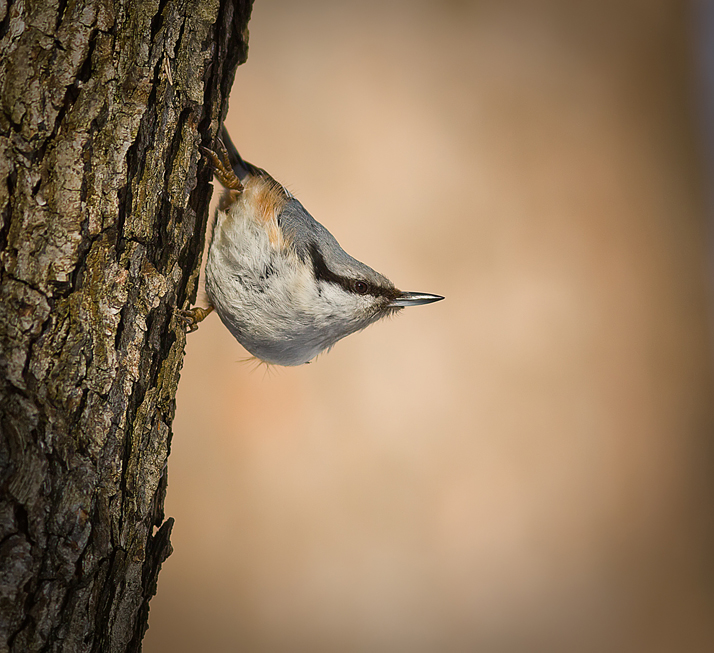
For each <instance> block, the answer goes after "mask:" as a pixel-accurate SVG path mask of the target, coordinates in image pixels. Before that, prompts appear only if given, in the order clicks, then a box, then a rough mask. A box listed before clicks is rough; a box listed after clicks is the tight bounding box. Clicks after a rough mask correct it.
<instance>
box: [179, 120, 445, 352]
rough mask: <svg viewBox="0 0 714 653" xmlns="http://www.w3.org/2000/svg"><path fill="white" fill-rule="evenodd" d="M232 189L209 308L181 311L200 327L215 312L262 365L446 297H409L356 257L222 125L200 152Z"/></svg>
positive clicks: (226, 196) (222, 210)
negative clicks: (244, 153) (240, 149)
mask: <svg viewBox="0 0 714 653" xmlns="http://www.w3.org/2000/svg"><path fill="white" fill-rule="evenodd" d="M202 149H203V151H204V154H205V155H206V156H207V158H208V159H209V160H210V161H211V163H212V165H213V168H214V170H213V172H214V175H215V177H216V178H217V179H218V181H219V182H220V183H221V184H222V185H223V187H224V188H225V190H224V192H223V194H222V196H221V198H220V201H219V204H218V207H217V209H216V213H215V218H214V223H213V230H212V234H211V239H210V244H209V248H208V256H207V260H206V269H205V291H206V295H207V297H208V300H209V306H208V307H207V308H203V307H194V308H192V309H188V310H182V311H179V316H180V318H181V319H182V320H183V322H184V324H185V325H186V327H187V330H188V331H189V332H190V331H194V330H195V329H197V328H198V324H199V322H201V321H202V320H203V319H204V318H205V317H206V316H207V315H209V314H210V313H211V311H212V310H214V309H215V311H216V312H217V313H218V316H219V317H220V319H221V321H222V322H223V324H224V325H225V326H226V327H227V328H228V330H229V331H230V332H231V333H232V334H233V336H234V337H235V338H236V340H238V342H239V343H240V344H241V345H243V347H244V348H245V349H246V350H247V351H248V352H249V353H250V354H252V355H253V356H254V357H255V358H256V359H258V360H259V361H263V362H265V363H268V364H272V365H283V366H296V365H302V364H305V363H309V362H310V361H312V360H313V359H314V358H315V357H316V356H317V355H318V354H320V353H321V352H323V351H326V350H329V349H331V348H332V346H333V345H334V344H335V343H336V342H337V341H338V340H341V339H342V338H344V337H345V336H348V335H350V334H352V333H355V332H357V331H360V330H362V329H364V328H365V327H367V326H369V325H370V324H372V323H373V322H376V321H377V320H380V319H381V318H384V317H387V316H389V315H393V314H394V313H396V312H398V311H400V310H401V309H402V308H405V307H408V306H419V305H422V304H430V303H432V302H437V301H440V300H442V299H444V297H442V296H441V295H433V294H430V293H420V292H403V291H401V290H399V289H397V288H396V287H395V285H394V284H393V283H392V282H391V281H390V280H389V279H388V278H387V277H385V276H384V275H382V274H380V273H379V272H376V271H375V270H373V269H372V268H371V267H369V266H367V265H365V264H364V263H361V262H360V261H358V260H357V259H355V258H353V257H352V256H350V255H349V254H348V253H347V252H345V251H344V249H342V247H340V245H339V243H338V242H337V240H336V239H335V237H334V236H333V235H332V234H331V233H330V232H329V231H328V230H327V229H326V228H325V227H323V226H322V224H320V223H319V222H318V221H317V220H315V219H314V218H313V217H312V216H311V215H310V214H309V213H308V212H307V210H306V209H305V207H304V206H303V205H302V204H301V203H300V202H299V201H298V199H297V198H296V197H294V196H293V195H292V193H290V191H288V190H287V189H286V188H285V187H284V186H283V185H282V184H280V183H279V182H277V181H276V180H275V179H274V178H273V177H271V176H270V175H269V174H268V173H267V172H266V171H265V170H263V169H262V168H258V167H256V166H254V165H252V164H250V163H247V162H246V161H244V160H243V159H242V157H241V156H240V154H239V153H238V150H237V149H236V147H235V145H234V144H233V141H232V140H231V137H230V135H229V134H228V131H227V129H226V128H225V126H223V127H222V128H221V132H220V136H219V137H218V138H217V139H216V140H215V141H214V149H209V148H202Z"/></svg>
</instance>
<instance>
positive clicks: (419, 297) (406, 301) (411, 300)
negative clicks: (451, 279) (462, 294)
mask: <svg viewBox="0 0 714 653" xmlns="http://www.w3.org/2000/svg"><path fill="white" fill-rule="evenodd" d="M442 299H444V298H443V297H442V296H441V295H430V294H429V293H425V292H402V293H399V296H398V297H397V298H396V299H394V300H392V301H391V302H390V304H389V305H390V306H420V305H421V304H431V303H432V302H439V301H441V300H442Z"/></svg>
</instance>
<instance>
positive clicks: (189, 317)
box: [176, 306, 213, 333]
mask: <svg viewBox="0 0 714 653" xmlns="http://www.w3.org/2000/svg"><path fill="white" fill-rule="evenodd" d="M211 311H213V306H209V307H208V308H201V307H200V306H194V307H193V308H189V309H182V308H177V309H176V317H177V318H178V319H179V321H180V322H181V323H182V324H183V326H184V328H185V329H186V331H187V333H193V332H194V331H195V330H196V329H198V323H199V322H202V321H203V320H205V319H206V317H207V316H208V315H209V314H210V313H211Z"/></svg>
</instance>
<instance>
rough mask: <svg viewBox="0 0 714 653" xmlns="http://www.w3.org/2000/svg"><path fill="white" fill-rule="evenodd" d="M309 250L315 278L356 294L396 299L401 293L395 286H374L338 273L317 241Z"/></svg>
mask: <svg viewBox="0 0 714 653" xmlns="http://www.w3.org/2000/svg"><path fill="white" fill-rule="evenodd" d="M309 252H310V259H311V260H312V269H313V271H314V273H315V279H317V280H318V281H327V282H328V283H334V284H337V285H338V286H341V287H342V288H344V289H345V290H346V291H347V292H351V293H354V294H355V295H372V296H373V297H388V298H389V299H394V298H395V297H396V296H397V295H398V294H399V291H398V290H396V289H395V288H382V287H380V286H374V285H372V284H371V283H369V282H368V281H365V280H364V279H350V278H348V277H343V276H342V275H340V274H336V273H335V272H333V271H332V270H330V269H329V268H328V267H327V263H325V258H324V257H323V256H322V252H321V251H320V249H319V247H318V246H317V245H316V244H315V243H312V244H311V245H310V247H309ZM361 284H364V290H362V285H361Z"/></svg>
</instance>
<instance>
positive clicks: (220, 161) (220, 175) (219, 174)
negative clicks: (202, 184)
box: [201, 138, 243, 194]
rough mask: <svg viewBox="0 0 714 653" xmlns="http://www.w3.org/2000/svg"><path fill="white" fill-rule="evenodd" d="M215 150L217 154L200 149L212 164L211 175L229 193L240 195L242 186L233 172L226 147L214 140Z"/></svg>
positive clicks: (218, 140) (209, 150)
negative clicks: (233, 192)
mask: <svg viewBox="0 0 714 653" xmlns="http://www.w3.org/2000/svg"><path fill="white" fill-rule="evenodd" d="M216 149H217V150H218V152H214V151H213V150H211V149H209V148H207V147H202V148H201V151H202V152H203V153H204V154H205V155H206V156H207V157H208V158H209V159H210V160H211V163H213V174H214V175H215V177H216V179H218V181H220V182H221V185H222V186H223V187H224V188H227V189H228V190H230V191H235V192H236V194H240V193H241V192H242V191H243V184H241V182H240V179H239V178H238V175H237V174H236V173H235V172H234V171H233V168H232V167H231V163H230V159H229V157H228V150H226V146H225V145H224V144H223V141H222V140H221V139H220V138H217V139H216Z"/></svg>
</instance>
